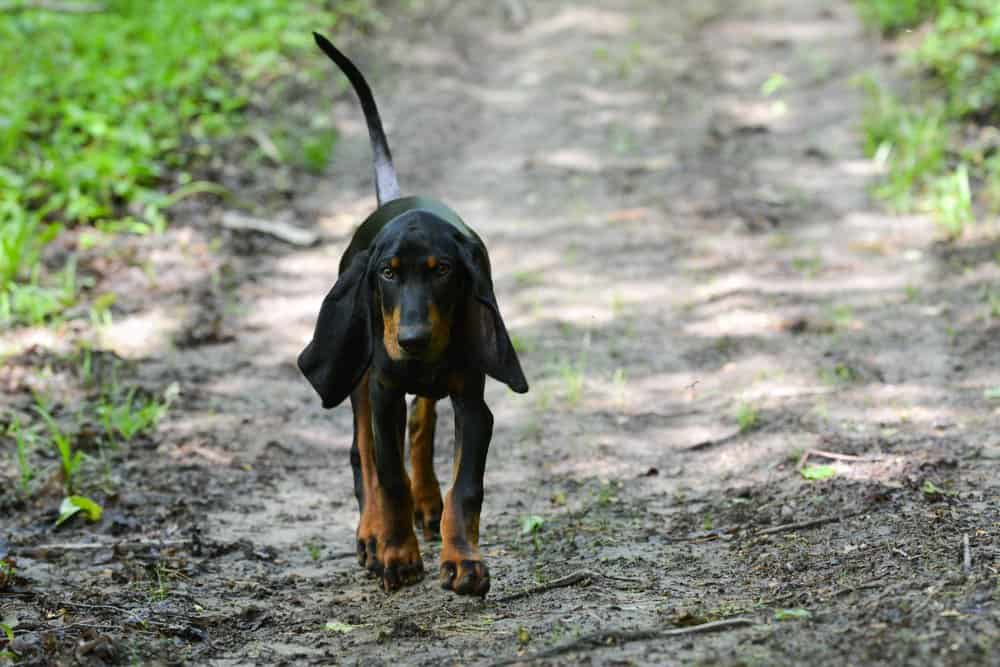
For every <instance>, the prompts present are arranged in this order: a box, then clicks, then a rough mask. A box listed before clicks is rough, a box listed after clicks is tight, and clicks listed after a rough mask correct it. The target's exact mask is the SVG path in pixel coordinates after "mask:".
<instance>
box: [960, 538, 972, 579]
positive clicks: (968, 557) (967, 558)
mask: <svg viewBox="0 0 1000 667" xmlns="http://www.w3.org/2000/svg"><path fill="white" fill-rule="evenodd" d="M962 572H963V573H964V574H969V573H970V572H972V547H971V546H970V545H969V534H968V533H965V534H964V535H962Z"/></svg>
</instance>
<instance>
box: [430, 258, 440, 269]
mask: <svg viewBox="0 0 1000 667" xmlns="http://www.w3.org/2000/svg"><path fill="white" fill-rule="evenodd" d="M437 265H438V259H437V257H435V256H434V255H431V256H430V257H428V258H427V268H428V269H433V268H434V267H436V266H437Z"/></svg>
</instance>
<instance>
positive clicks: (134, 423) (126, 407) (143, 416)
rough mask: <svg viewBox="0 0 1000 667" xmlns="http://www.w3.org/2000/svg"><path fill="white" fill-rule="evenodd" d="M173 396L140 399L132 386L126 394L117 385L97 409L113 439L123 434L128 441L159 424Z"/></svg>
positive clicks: (102, 423)
mask: <svg viewBox="0 0 1000 667" xmlns="http://www.w3.org/2000/svg"><path fill="white" fill-rule="evenodd" d="M169 407H170V399H169V398H167V399H165V400H164V401H163V402H160V401H157V400H155V399H152V398H136V390H135V389H130V390H129V392H128V393H127V394H125V395H124V396H121V395H120V390H118V389H117V388H116V389H114V390H112V391H111V392H110V393H108V394H105V395H103V396H101V399H100V403H99V404H98V405H97V406H96V407H95V412H96V413H97V416H98V418H99V419H100V421H101V425H102V426H103V427H104V432H105V434H107V435H108V437H109V438H116V437H121V438H122V439H123V440H124V441H125V442H128V441H130V440H132V438H134V437H135V436H136V435H138V434H140V433H142V432H144V431H147V430H150V429H152V428H153V427H155V426H156V424H157V423H158V422H159V421H160V419H161V418H162V417H163V415H164V414H166V412H167V409H168V408H169Z"/></svg>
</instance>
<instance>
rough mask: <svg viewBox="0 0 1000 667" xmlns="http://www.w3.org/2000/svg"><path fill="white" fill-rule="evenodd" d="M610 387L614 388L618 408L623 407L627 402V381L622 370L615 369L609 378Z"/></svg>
mask: <svg viewBox="0 0 1000 667" xmlns="http://www.w3.org/2000/svg"><path fill="white" fill-rule="evenodd" d="M611 386H612V387H614V395H615V402H616V403H617V404H618V406H619V407H624V406H625V404H626V403H627V402H628V380H627V379H626V377H625V369H624V368H616V369H615V372H614V374H613V375H612V376H611Z"/></svg>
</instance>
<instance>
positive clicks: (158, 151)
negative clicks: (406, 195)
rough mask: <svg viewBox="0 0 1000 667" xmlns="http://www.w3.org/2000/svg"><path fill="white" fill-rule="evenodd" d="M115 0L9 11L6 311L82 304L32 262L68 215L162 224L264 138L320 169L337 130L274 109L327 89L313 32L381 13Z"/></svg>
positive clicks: (264, 2) (34, 313)
mask: <svg viewBox="0 0 1000 667" xmlns="http://www.w3.org/2000/svg"><path fill="white" fill-rule="evenodd" d="M104 4H106V5H107V9H106V10H105V11H102V12H98V13H94V14H85V15H79V14H67V13H56V12H45V11H31V10H28V11H21V12H16V13H12V14H6V15H4V16H3V17H2V19H0V294H3V295H6V296H5V299H4V301H3V302H2V303H0V323H2V322H8V323H9V322H28V323H35V322H38V321H44V320H46V319H48V318H50V317H52V315H54V314H55V313H57V312H58V311H59V310H61V309H62V308H64V307H65V306H66V305H68V303H71V302H72V299H68V298H67V295H66V293H65V292H64V291H61V290H59V289H57V288H56V289H55V291H54V292H51V290H53V289H54V288H53V287H52V285H51V284H50V282H49V281H47V280H43V279H41V277H40V274H39V272H38V270H37V267H38V264H39V261H40V257H41V252H42V250H43V248H44V246H45V245H46V244H47V243H48V242H50V241H51V240H52V239H53V238H55V237H56V236H58V235H59V233H60V232H61V231H62V229H63V228H64V227H68V226H73V225H80V224H98V225H104V228H106V229H113V230H129V231H133V232H136V231H138V232H149V231H159V230H162V229H163V227H164V225H165V224H166V222H167V218H168V216H169V212H168V209H169V207H170V206H171V205H172V204H174V203H176V201H177V200H178V199H179V198H181V197H183V196H185V195H187V194H190V193H193V192H198V191H203V190H205V189H212V187H213V186H212V184H201V183H199V182H198V180H197V179H198V177H199V174H201V173H204V167H205V165H207V164H208V162H209V161H210V160H211V159H212V158H213V157H214V156H216V155H218V154H219V153H220V152H221V150H222V149H223V148H224V146H225V145H226V144H227V142H232V141H235V140H238V139H241V138H247V137H251V136H261V135H264V136H269V137H271V138H272V140H273V143H274V144H275V145H277V146H278V147H279V155H278V156H277V157H278V159H282V160H286V161H288V162H289V163H291V164H293V165H295V166H301V167H302V168H305V169H314V170H318V169H322V168H323V166H324V165H325V164H326V161H327V159H328V157H329V155H330V152H331V150H332V148H333V143H334V141H335V135H334V134H333V131H332V130H331V129H330V128H329V127H322V126H317V127H309V123H308V122H303V119H290V118H288V117H287V116H288V114H287V109H283V110H282V113H273V112H272V115H271V116H270V117H268V116H267V115H266V114H267V112H268V111H270V109H269V108H268V107H270V106H271V105H273V103H274V102H275V101H277V100H281V99H283V97H284V96H285V94H286V93H289V92H290V91H292V90H293V88H295V87H298V88H301V87H302V86H304V85H323V86H330V85H331V84H330V78H329V76H325V77H324V78H322V79H320V78H319V77H320V76H321V75H329V68H328V63H326V62H325V61H324V60H323V59H322V58H320V57H318V56H316V57H313V56H314V55H315V54H314V53H313V51H314V47H313V45H312V37H311V34H310V32H311V31H312V30H322V31H329V30H330V29H331V28H333V27H334V26H335V25H336V24H337V23H338V21H339V20H340V19H341V18H344V17H353V18H362V19H364V20H368V19H370V18H371V17H372V9H371V4H370V0H347V1H345V2H338V3H317V2H311V1H309V0H287V1H279V0H217V1H216V2H210V3H209V2H200V1H199V0H171V1H170V2H146V1H144V0H109V1H108V2H106V3H104ZM333 7H335V9H330V8H333ZM262 117H263V120H260V119H261V118H262ZM306 120H307V121H308V120H311V119H306ZM254 123H257V126H256V127H251V125H252V124H254ZM272 157H273V156H272ZM216 190H217V186H216ZM57 282H58V281H57ZM35 300H39V301H43V302H44V305H42V306H38V307H33V306H31V305H28V304H27V303H26V302H31V301H35Z"/></svg>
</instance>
